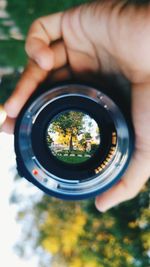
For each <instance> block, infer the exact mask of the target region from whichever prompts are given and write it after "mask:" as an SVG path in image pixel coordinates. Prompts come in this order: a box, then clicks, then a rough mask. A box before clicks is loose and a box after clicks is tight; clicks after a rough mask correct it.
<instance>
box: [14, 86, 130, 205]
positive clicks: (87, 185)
mask: <svg viewBox="0 0 150 267" xmlns="http://www.w3.org/2000/svg"><path fill="white" fill-rule="evenodd" d="M133 136H134V134H133V128H132V125H131V122H130V120H128V119H127V118H126V116H124V114H123V113H122V110H121V109H120V107H119V106H118V105H117V104H116V103H115V102H114V101H113V100H112V99H111V98H110V97H109V96H108V95H106V94H104V93H103V90H100V89H97V88H94V87H91V86H88V85H83V84H79V83H68V84H67V83H66V84H61V85H58V86H54V87H51V88H49V87H48V88H46V90H44V91H43V92H42V93H40V94H38V95H34V96H33V97H31V99H30V100H29V101H28V102H27V103H26V104H25V106H24V107H23V109H22V111H21V112H20V114H19V116H18V119H17V122H16V127H15V152H16V161H17V168H18V172H19V174H20V175H21V176H22V177H25V178H26V179H27V180H29V181H30V182H32V183H33V184H34V185H36V186H37V187H38V188H40V189H41V190H43V191H44V192H45V193H47V194H48V195H50V196H55V197H58V198H61V199H69V200H79V199H85V198H90V197H93V196H96V195H97V194H100V193H102V192H104V191H106V190H107V189H109V188H110V187H111V186H113V184H115V183H116V182H117V181H118V180H119V179H121V177H122V175H123V173H124V172H125V170H126V168H127V166H128V164H129V161H130V158H131V155H132V151H133V147H134V137H133Z"/></svg>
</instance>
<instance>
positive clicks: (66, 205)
mask: <svg viewBox="0 0 150 267" xmlns="http://www.w3.org/2000/svg"><path fill="white" fill-rule="evenodd" d="M149 185H150V183H147V185H146V186H145V187H144V188H143V190H142V192H141V193H140V195H139V196H138V197H136V198H135V199H134V200H132V201H128V202H126V203H124V204H122V205H120V206H118V207H116V208H113V209H112V210H110V211H108V212H106V213H104V214H102V213H99V212H98V211H97V210H96V209H95V206H94V203H93V201H92V200H88V201H81V202H65V201H61V200H57V199H54V198H49V197H48V196H45V195H44V196H43V198H42V199H41V200H40V201H37V202H36V203H34V205H33V206H32V209H31V210H29V209H27V210H26V208H25V209H24V210H21V211H20V216H19V219H20V220H21V221H22V222H23V221H24V222H26V218H27V217H29V216H30V213H31V214H32V216H33V220H32V223H34V225H32V229H37V232H38V235H37V236H36V238H35V239H34V244H35V246H34V250H33V251H35V248H36V247H41V248H42V249H43V250H44V251H45V252H44V253H50V254H51V255H52V265H49V263H48V262H47V263H46V265H45V267H47V266H52V267H54V266H61V262H63V266H64V267H136V266H137V267H148V266H149V264H150V258H149V257H148V254H147V253H148V250H149V248H150V244H149V240H150V209H149V204H150V203H149ZM29 228H31V227H29ZM30 234H31V233H30V232H29V233H28V236H27V235H25V237H26V239H25V240H28V243H27V245H28V244H29V241H30V240H31V236H30ZM32 239H33V236H32ZM32 242H33V240H32ZM20 249H21V250H25V243H23V242H21V243H20ZM43 260H44V254H43ZM40 266H41V265H40Z"/></svg>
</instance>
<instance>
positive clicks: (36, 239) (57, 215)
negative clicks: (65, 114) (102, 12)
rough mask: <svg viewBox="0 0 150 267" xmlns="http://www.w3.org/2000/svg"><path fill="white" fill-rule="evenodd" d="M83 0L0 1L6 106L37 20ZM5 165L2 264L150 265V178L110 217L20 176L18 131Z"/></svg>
mask: <svg viewBox="0 0 150 267" xmlns="http://www.w3.org/2000/svg"><path fill="white" fill-rule="evenodd" d="M83 2H87V1H83V0H59V1H56V0H53V1H50V0H43V1H42V3H41V1H40V0H30V1H18V0H7V1H6V0H0V103H3V102H4V101H5V100H6V98H7V97H8V96H9V95H10V93H11V91H12V90H13V88H14V87H15V84H16V81H17V79H18V76H19V75H20V73H21V72H22V70H23V68H24V66H25V64H26V61H27V58H26V55H25V52H24V42H25V36H26V34H27V31H28V28H29V26H30V24H31V23H32V22H33V20H34V19H35V18H37V17H40V16H43V15H47V14H50V13H53V12H56V11H59V10H64V9H66V8H68V7H72V6H74V5H78V4H80V3H83ZM0 170H1V172H0V178H1V182H0V184H1V186H0V195H1V202H0V211H1V220H0V236H1V242H0V261H1V262H4V263H5V265H6V266H7V265H8V264H10V263H11V265H12V266H15V267H18V266H19V267H24V266H28V267H30V266H32V267H38V266H39V267H57V266H61V267H136V266H137V267H149V266H150V203H149V201H150V200H149V192H148V188H149V185H150V183H149V184H148V183H147V184H146V185H145V186H144V188H143V189H142V191H141V193H140V194H139V195H138V196H137V197H136V198H135V199H134V200H132V201H128V202H126V203H124V204H121V205H119V206H118V207H115V208H113V209H111V210H110V211H108V212H106V213H104V214H102V213H99V212H97V211H96V209H95V206H94V200H88V201H81V202H65V201H60V200H57V199H54V198H50V197H47V196H46V195H44V194H43V193H41V192H40V191H39V190H38V189H36V188H35V187H34V186H32V185H30V184H29V183H28V182H27V181H25V180H24V179H22V178H20V177H19V176H18V175H17V171H16V165H15V155H14V151H13V136H8V135H6V134H2V133H1V134H0ZM131 179H132V177H131Z"/></svg>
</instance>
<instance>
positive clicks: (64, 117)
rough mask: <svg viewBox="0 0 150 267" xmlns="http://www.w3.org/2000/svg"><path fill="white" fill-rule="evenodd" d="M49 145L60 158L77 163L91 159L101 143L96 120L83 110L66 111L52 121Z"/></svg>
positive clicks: (49, 131) (49, 128) (52, 151)
mask: <svg viewBox="0 0 150 267" xmlns="http://www.w3.org/2000/svg"><path fill="white" fill-rule="evenodd" d="M46 139H47V140H46V141H47V146H48V148H49V149H50V150H51V153H52V154H53V155H54V156H55V157H56V158H57V159H59V160H61V161H63V162H65V163H69V164H77V163H82V162H85V161H87V160H88V159H90V158H91V157H92V156H93V155H94V153H95V152H96V150H97V148H98V147H99V145H100V131H99V127H98V125H97V123H96V121H95V120H94V119H93V118H91V117H90V116H89V115H87V114H85V113H83V112H81V111H73V110H71V111H70V110H69V111H65V112H62V113H60V114H59V115H57V116H55V117H54V118H53V120H52V121H51V122H50V124H49V126H48V129H47V135H46Z"/></svg>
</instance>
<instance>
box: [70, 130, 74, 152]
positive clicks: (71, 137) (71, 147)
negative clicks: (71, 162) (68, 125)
mask: <svg viewBox="0 0 150 267" xmlns="http://www.w3.org/2000/svg"><path fill="white" fill-rule="evenodd" d="M72 139H73V135H72V134H71V136H70V141H69V152H71V151H72V150H73V142H72Z"/></svg>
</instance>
